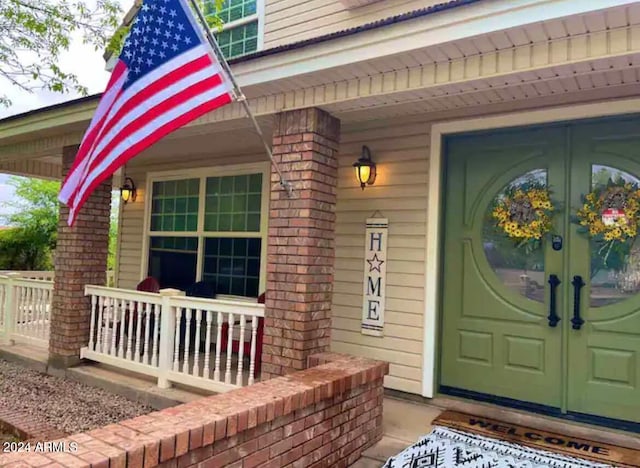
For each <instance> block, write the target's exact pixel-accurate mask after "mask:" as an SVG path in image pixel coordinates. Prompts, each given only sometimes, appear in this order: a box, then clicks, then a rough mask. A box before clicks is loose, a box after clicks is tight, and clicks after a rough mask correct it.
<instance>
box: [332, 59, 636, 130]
mask: <svg viewBox="0 0 640 468" xmlns="http://www.w3.org/2000/svg"><path fill="white" fill-rule="evenodd" d="M639 84H640V54H633V55H629V56H625V57H617V58H612V59H604V60H595V61H591V62H582V63H577V64H569V65H563V66H556V67H551V68H547V69H540V70H536V71H525V72H520V73H514V74H511V75H506V76H500V77H493V78H484V79H479V80H470V81H465V82H460V83H453V84H447V85H442V86H435V87H432V88H425V89H420V90H416V91H406V92H400V93H395V94H390V95H383V96H372V97H368V98H363V99H358V100H350V101H343V102H338V103H333V104H331V105H328V106H325V109H326V110H327V111H328V112H331V113H332V114H334V115H336V116H337V117H338V118H340V119H341V120H342V121H344V122H357V121H362V120H371V119H379V118H390V117H398V116H401V115H411V114H427V113H442V112H443V111H452V112H453V113H452V115H454V113H455V112H454V111H456V110H462V109H465V110H466V111H467V112H473V110H474V109H477V112H481V111H482V110H484V111H485V112H486V111H487V109H488V108H489V107H495V106H496V105H499V104H502V105H504V106H503V107H506V108H508V107H522V106H525V105H526V104H527V102H529V103H533V105H535V103H536V102H539V103H545V105H554V104H561V103H564V102H571V101H572V100H575V101H583V100H593V99H603V98H614V97H624V96H630V95H637V94H638V90H639V89H640V88H639V87H638V85H639ZM545 98H546V99H545ZM440 118H441V117H440Z"/></svg>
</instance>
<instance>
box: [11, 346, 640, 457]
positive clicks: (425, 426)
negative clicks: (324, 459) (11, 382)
mask: <svg viewBox="0 0 640 468" xmlns="http://www.w3.org/2000/svg"><path fill="white" fill-rule="evenodd" d="M47 357H48V353H47V351H46V350H42V349H39V348H36V347H33V346H28V345H13V346H0V358H1V359H6V360H8V361H13V362H18V363H20V364H22V365H25V366H27V367H30V368H32V369H35V370H38V371H40V372H43V373H49V374H51V375H58V376H61V373H60V371H56V370H54V369H51V368H48V367H47ZM63 375H64V376H65V377H67V378H69V379H73V380H77V381H80V382H82V383H85V384H88V385H92V386H95V387H99V388H103V389H105V390H108V391H110V392H113V393H116V394H119V395H122V396H125V397H127V398H129V399H130V400H133V401H136V402H139V403H143V404H146V405H149V406H151V407H153V408H156V409H162V408H166V407H170V406H175V405H177V404H180V403H184V402H188V401H192V400H195V399H198V398H202V397H203V396H207V395H211V394H212V393H208V392H205V391H195V390H194V389H192V388H186V387H173V388H170V389H160V388H158V387H157V386H156V381H155V379H153V378H146V377H143V376H140V375H139V374H133V373H127V372H126V371H122V370H120V369H115V368H110V367H109V366H105V365H103V364H86V365H81V366H78V367H75V368H72V369H68V370H67V371H64V372H63ZM447 409H450V410H455V411H460V412H463V413H470V414H474V415H477V416H484V417H490V418H493V419H498V420H502V421H505V422H508V423H512V424H519V425H522V426H527V427H531V428H535V429H543V430H547V431H551V432H557V433H561V434H567V435H572V436H574V437H580V438H584V439H590V440H594V441H600V442H606V443H609V444H614V445H619V446H623V447H629V448H633V449H637V450H640V437H638V435H637V434H632V433H628V432H623V431H616V430H614V429H608V428H602V427H597V426H591V425H587V424H580V423H576V422H573V421H566V420H562V419H558V418H552V417H548V416H541V415H538V414H533V413H528V412H525V411H519V410H514V409H510V408H505V407H501V406H497V405H493V404H489V403H480V402H475V401H470V400H463V399H458V398H452V397H437V398H434V399H431V400H429V399H426V398H420V397H416V396H414V395H406V394H402V393H399V392H395V391H388V392H387V395H386V397H385V400H384V406H383V426H384V435H383V438H382V440H381V441H380V442H378V443H377V444H376V445H374V446H373V447H371V448H369V449H368V450H366V451H365V452H364V454H363V457H362V458H361V459H360V460H358V461H357V462H356V463H355V464H354V465H352V467H354V468H374V467H381V466H382V465H383V464H384V462H385V461H386V460H387V459H388V458H389V457H392V456H393V455H396V454H397V453H399V452H401V451H402V450H404V449H405V448H407V447H408V446H409V445H412V444H413V443H415V442H416V441H417V440H418V439H419V438H420V437H422V436H424V435H426V434H428V433H429V432H430V431H431V428H432V422H433V420H434V419H435V418H436V417H437V416H438V415H439V414H440V413H442V412H443V411H445V410H447Z"/></svg>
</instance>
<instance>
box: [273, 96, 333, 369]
mask: <svg viewBox="0 0 640 468" xmlns="http://www.w3.org/2000/svg"><path fill="white" fill-rule="evenodd" d="M339 138H340V121H339V120H337V119H336V118H334V117H332V116H331V115H329V114H328V113H326V112H324V111H322V110H320V109H316V108H313V109H303V110H296V111H290V112H284V113H281V114H278V115H277V116H276V119H275V126H274V131H273V155H274V159H275V162H276V163H277V164H278V166H279V167H280V169H281V170H282V172H283V174H284V176H285V178H286V179H287V180H289V181H290V182H291V183H292V185H293V189H294V196H293V198H289V197H288V196H287V194H286V192H285V191H284V190H283V189H282V187H281V186H280V184H279V183H278V181H279V178H278V175H277V174H276V172H275V171H274V170H273V169H272V173H271V183H272V187H271V206H270V211H269V241H268V255H267V290H266V301H265V315H266V316H265V330H264V344H263V351H262V379H263V380H265V379H268V378H271V377H274V376H276V375H284V374H288V373H291V372H294V371H296V370H300V369H304V368H305V367H306V363H307V356H309V355H311V354H316V353H319V352H324V351H327V350H328V349H329V341H330V330H331V299H332V291H333V269H334V256H335V206H336V184H337V167H338V163H337V159H336V155H337V150H338V141H339Z"/></svg>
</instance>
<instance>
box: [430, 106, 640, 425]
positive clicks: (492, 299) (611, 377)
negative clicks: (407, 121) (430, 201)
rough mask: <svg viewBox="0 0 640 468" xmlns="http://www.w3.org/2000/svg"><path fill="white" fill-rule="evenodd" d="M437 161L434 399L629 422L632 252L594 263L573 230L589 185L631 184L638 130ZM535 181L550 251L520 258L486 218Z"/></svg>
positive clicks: (457, 146)
mask: <svg viewBox="0 0 640 468" xmlns="http://www.w3.org/2000/svg"><path fill="white" fill-rule="evenodd" d="M445 148H446V189H445V190H446V191H445V219H444V222H445V225H444V239H445V240H444V262H443V272H442V277H443V301H442V354H441V378H440V383H441V389H442V390H443V391H444V392H449V393H456V392H458V393H460V392H463V393H465V392H471V394H472V395H473V394H477V395H483V396H485V397H489V396H490V397H500V398H502V399H509V400H515V401H518V402H521V403H523V404H534V405H540V406H542V407H545V408H546V409H547V410H552V411H558V412H572V413H581V414H588V415H595V416H602V417H607V418H614V419H621V420H627V421H634V422H640V356H638V354H640V294H639V292H640V242H637V243H636V244H637V245H633V246H626V250H625V249H623V250H622V251H620V252H617V253H616V254H615V255H612V254H611V253H609V255H608V256H607V257H606V261H605V260H604V258H605V256H606V255H607V252H606V251H602V249H601V248H600V246H598V245H596V244H595V243H594V242H592V241H590V240H589V239H588V238H587V237H586V236H585V235H584V234H582V233H579V232H578V226H577V225H575V224H572V223H571V221H570V218H571V216H572V215H574V214H575V212H576V210H577V209H578V208H579V207H580V206H581V195H582V194H585V193H588V192H589V191H591V190H592V187H593V186H594V184H598V183H602V182H606V180H607V179H608V178H610V177H612V178H618V177H622V178H624V179H625V180H628V181H630V182H638V178H639V177H640V120H638V119H637V118H627V119H621V120H617V121H609V122H586V123H575V124H566V125H557V126H552V127H541V128H529V129H522V130H519V129H518V130H509V131H492V132H490V133H483V134H471V135H460V136H455V137H451V138H449V139H448V140H447V141H446V145H445ZM532 181H533V182H536V183H538V184H544V185H546V186H547V187H548V188H549V190H550V191H551V193H552V199H553V204H554V206H555V213H556V214H555V216H554V218H553V222H554V228H553V234H554V235H556V236H557V238H556V241H559V242H556V243H555V245H552V244H553V243H552V242H549V241H548V240H547V241H545V242H543V245H542V247H541V248H539V249H537V250H534V251H533V252H527V251H525V250H524V249H522V248H517V247H516V246H515V245H514V243H513V242H512V241H510V240H509V239H506V238H505V236H503V235H501V234H499V233H498V232H497V231H496V230H495V229H494V228H493V221H492V218H491V216H490V212H491V207H492V206H493V204H494V201H495V200H496V199H499V198H500V197H501V195H502V194H504V193H505V190H508V189H509V188H510V187H511V188H513V187H518V186H522V184H523V183H529V182H532ZM560 244H561V245H560ZM577 277H579V278H577ZM555 279H557V280H559V284H557V285H556V286H555V287H554V286H552V283H553V284H555V283H554V280H555ZM556 283H557V282H556ZM582 283H584V286H583V287H581V288H580V287H579V286H580V284H582ZM576 291H577V293H576ZM552 298H553V301H552ZM554 308H555V314H556V315H557V316H558V317H559V319H560V321H559V322H557V324H556V323H555V322H554V320H553V319H551V320H550V319H549V317H550V316H552V315H553V314H552V312H553V309H554ZM574 316H575V319H574ZM572 319H574V320H573V321H572ZM577 319H579V320H577ZM580 320H582V321H584V323H583V324H581V325H579V326H578V324H579V321H580ZM554 325H555V326H554Z"/></svg>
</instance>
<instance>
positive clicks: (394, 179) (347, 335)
mask: <svg viewBox="0 0 640 468" xmlns="http://www.w3.org/2000/svg"><path fill="white" fill-rule="evenodd" d="M428 131H429V125H428V123H426V122H421V121H419V120H416V119H413V120H407V121H403V123H401V124H399V125H396V126H391V125H389V121H384V122H373V123H371V122H369V123H367V124H361V125H360V126H358V127H351V128H349V127H347V128H343V134H342V141H341V145H340V158H339V166H340V167H339V180H338V203H337V207H336V211H337V227H336V273H335V284H334V295H333V309H332V310H333V316H332V318H333V325H332V331H331V333H332V335H331V348H332V350H333V351H336V352H345V353H350V354H356V355H361V356H368V357H371V358H375V359H382V360H385V361H388V362H389V363H390V372H389V375H388V376H387V377H386V378H385V386H386V387H388V388H393V389H396V390H402V391H405V392H411V393H420V392H421V387H422V384H421V381H422V346H423V315H424V307H425V305H424V286H425V264H424V261H425V247H426V226H427V224H426V223H427V191H428V187H427V179H428V154H429V143H430V140H429V138H430V137H429V134H428ZM363 144H366V145H367V146H369V148H370V149H371V154H372V158H373V160H374V161H375V163H376V164H377V166H378V178H377V179H376V182H375V184H374V185H373V186H367V188H365V190H364V191H362V190H361V189H360V187H359V186H358V185H357V183H356V181H355V176H354V173H353V168H352V167H351V165H352V164H353V162H354V161H355V160H356V159H357V158H358V156H359V155H360V151H361V148H362V145H363ZM376 210H378V211H380V213H381V214H382V216H384V217H386V218H388V219H389V244H388V251H387V261H388V264H387V295H386V311H385V327H384V335H385V336H384V337H382V338H379V337H372V336H366V335H363V334H361V333H360V323H361V317H362V285H363V278H364V265H363V263H364V232H365V220H366V218H368V217H370V216H371V215H372V214H373V213H374V211H376ZM377 216H379V215H377Z"/></svg>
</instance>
